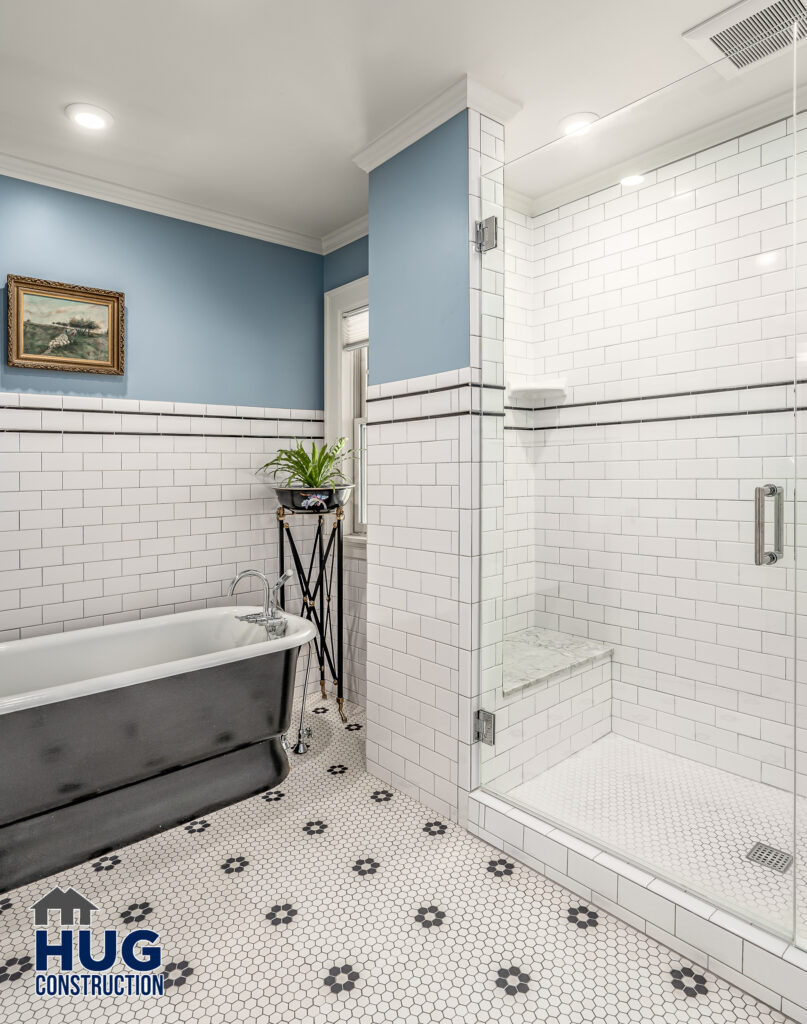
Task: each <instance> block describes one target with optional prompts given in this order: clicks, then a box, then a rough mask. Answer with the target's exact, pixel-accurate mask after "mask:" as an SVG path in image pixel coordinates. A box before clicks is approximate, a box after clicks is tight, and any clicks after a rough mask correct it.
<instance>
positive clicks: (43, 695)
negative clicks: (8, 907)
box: [0, 606, 314, 892]
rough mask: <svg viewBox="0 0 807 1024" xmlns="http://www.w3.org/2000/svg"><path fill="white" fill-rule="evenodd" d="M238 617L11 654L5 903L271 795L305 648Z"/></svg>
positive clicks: (22, 645) (101, 634)
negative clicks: (221, 810) (91, 863)
mask: <svg viewBox="0 0 807 1024" xmlns="http://www.w3.org/2000/svg"><path fill="white" fill-rule="evenodd" d="M253 611H255V612H259V611H261V609H260V608H248V607H242V606H239V607H238V608H237V609H236V608H233V607H224V608H209V609H204V610H200V611H193V612H181V613H179V614H176V615H165V616H160V617H158V618H151V619H143V620H140V621H136V622H127V623H120V624H116V625H109V626H95V627H91V628H89V629H83V630H76V631H74V632H70V633H59V634H54V635H52V636H45V637H37V638H32V639H26V640H14V641H11V642H9V643H4V644H0V892H4V891H6V890H7V889H11V888H14V887H16V886H18V885H23V884H25V883H26V882H31V881H34V880H35V879H38V878H42V877H44V876H45V875H49V874H52V873H53V872H55V871H61V870H63V869H64V868H66V867H69V866H71V865H73V864H77V863H79V862H81V861H83V860H87V859H89V858H91V857H95V856H97V855H98V854H101V853H104V852H107V851H109V850H112V849H115V848H117V847H119V846H122V845H125V844H127V843H131V842H134V841H135V840H137V839H142V838H144V837H145V836H148V835H152V834H154V833H155V832H158V831H160V830H161V829H163V828H168V827H171V826H172V825H176V824H178V823H179V822H182V821H188V820H190V819H192V818H195V817H198V816H200V815H202V814H205V813H206V812H208V811H211V810H213V809H214V808H217V807H222V806H224V805H225V804H228V803H232V802H234V801H236V800H240V799H243V798H244V797H246V796H249V795H251V794H253V793H256V792H260V791H261V790H264V789H269V788H271V787H273V786H276V785H277V784H278V783H279V782H282V781H283V779H284V778H285V777H286V775H287V774H288V771H289V764H288V759H287V758H286V754H285V751H284V750H283V745H282V743H281V738H280V737H281V735H282V734H283V733H284V732H285V731H286V730H287V729H288V727H289V721H290V718H291V706H292V700H293V697H294V675H295V668H296V664H297V654H298V651H299V649H300V646H301V645H303V644H305V643H307V642H308V641H309V640H311V639H312V638H313V636H314V628H313V626H312V625H311V623H309V622H307V621H305V620H303V619H300V618H297V617H296V616H293V615H288V616H287V618H288V620H289V625H288V631H287V633H286V635H285V636H284V637H282V638H280V639H272V640H267V639H266V633H265V631H264V629H263V627H262V626H260V625H253V624H251V623H247V622H240V621H239V620H238V619H236V617H235V616H236V612H237V613H238V614H244V613H247V612H253Z"/></svg>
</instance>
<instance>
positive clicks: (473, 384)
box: [367, 381, 505, 405]
mask: <svg viewBox="0 0 807 1024" xmlns="http://www.w3.org/2000/svg"><path fill="white" fill-rule="evenodd" d="M460 388H485V389H487V390H489V391H504V390H505V386H504V384H484V383H482V382H481V381H465V382H464V383H463V384H445V385H444V386H443V387H441V388H424V389H423V390H422V391H401V392H400V393H399V394H397V395H378V396H376V397H375V398H368V399H367V403H368V405H369V404H370V403H371V402H391V401H392V400H393V399H395V398H417V397H418V396H422V395H436V394H438V393H439V392H441V391H459V389H460Z"/></svg>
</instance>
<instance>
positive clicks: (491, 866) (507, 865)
mask: <svg viewBox="0 0 807 1024" xmlns="http://www.w3.org/2000/svg"><path fill="white" fill-rule="evenodd" d="M515 867H516V866H515V864H513V862H512V861H509V860H505V859H504V857H498V858H497V859H496V860H489V861H488V868H487V869H488V871H489V872H490V873H491V874H492V875H495V876H496V878H504V877H505V875H512V873H513V871H514V870H515Z"/></svg>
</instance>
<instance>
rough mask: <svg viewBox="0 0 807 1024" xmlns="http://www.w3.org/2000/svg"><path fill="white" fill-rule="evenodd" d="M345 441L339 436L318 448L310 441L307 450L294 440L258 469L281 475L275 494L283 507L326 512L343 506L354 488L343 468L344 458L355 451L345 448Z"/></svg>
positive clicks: (297, 510)
mask: <svg viewBox="0 0 807 1024" xmlns="http://www.w3.org/2000/svg"><path fill="white" fill-rule="evenodd" d="M346 443H347V438H345V437H340V438H339V440H338V441H334V442H333V444H330V445H328V444H323V445H322V446H321V447H320V448H317V446H316V443H315V442H314V441H312V442H311V451H310V452H309V451H307V450H306V447H305V445H304V444H303V443H302V442H301V441H297V443H296V444H295V445H294V447H293V448H281V449H280V451H279V452H278V453H277V455H275V457H274V458H273V459H270V460H269V462H267V463H266V464H265V465H263V466H261V468H260V469H259V470H258V472H259V473H269V474H270V475H271V476H272V477H273V479H275V480H277V479H278V478H280V481H281V482H280V483H279V484H278V485H277V486H275V494H276V495H277V500H278V501H279V502H280V504H281V505H283V506H284V508H288V509H293V510H294V511H295V512H328V511H330V510H331V509H335V508H339V507H340V506H342V505H344V504H345V502H346V501H347V499H348V496H349V495H350V491H351V489H352V487H353V484H351V483H348V481H347V477H346V476H345V474H344V471H343V469H342V466H343V464H344V460H345V459H348V458H352V457H353V454H354V453H353V451H352V450H348V449H346V448H345V445H346Z"/></svg>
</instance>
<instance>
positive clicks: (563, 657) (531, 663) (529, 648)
mask: <svg viewBox="0 0 807 1024" xmlns="http://www.w3.org/2000/svg"><path fill="white" fill-rule="evenodd" d="M613 650H614V649H613V647H611V646H609V645H608V644H604V643H601V642H600V641H599V640H589V639H588V637H584V636H572V635H571V634H570V633H559V632H557V631H556V630H554V629H544V628H543V627H541V626H529V627H527V629H520V630H518V632H516V633H510V634H509V635H507V636H505V638H504V652H503V654H504V669H503V673H502V688H503V689H504V692H505V694H509V693H512V692H513V691H514V690H520V689H523V687H525V686H531V685H533V684H535V683H542V682H546V681H547V680H549V679H552V678H553V677H554V676H557V675H559V674H561V673H565V672H573V671H580V670H582V669H583V668H584V667H585V666H586V665H591V664H593V663H594V662H596V661H600V660H601V659H603V658H605V659H608V660H610V658H611V655H612V654H613Z"/></svg>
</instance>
